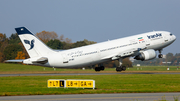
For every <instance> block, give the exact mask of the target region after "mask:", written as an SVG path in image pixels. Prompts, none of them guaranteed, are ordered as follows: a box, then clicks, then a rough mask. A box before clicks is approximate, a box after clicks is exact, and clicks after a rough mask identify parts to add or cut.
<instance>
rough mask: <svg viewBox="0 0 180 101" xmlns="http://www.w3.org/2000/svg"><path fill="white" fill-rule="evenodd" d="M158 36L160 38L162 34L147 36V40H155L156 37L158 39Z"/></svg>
mask: <svg viewBox="0 0 180 101" xmlns="http://www.w3.org/2000/svg"><path fill="white" fill-rule="evenodd" d="M160 36H162V34H161V33H156V34H154V35H149V36H147V37H148V38H149V39H153V38H157V37H160Z"/></svg>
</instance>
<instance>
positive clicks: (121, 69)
mask: <svg viewBox="0 0 180 101" xmlns="http://www.w3.org/2000/svg"><path fill="white" fill-rule="evenodd" d="M125 70H126V66H122V59H121V58H120V59H119V67H116V71H117V72H121V71H125Z"/></svg>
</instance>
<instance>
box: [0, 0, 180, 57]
mask: <svg viewBox="0 0 180 101" xmlns="http://www.w3.org/2000/svg"><path fill="white" fill-rule="evenodd" d="M21 26H25V27H27V28H28V29H30V30H31V31H32V32H33V33H37V32H41V31H43V30H45V31H54V32H56V33H57V34H58V35H59V36H60V35H62V34H63V35H64V36H65V37H67V38H70V39H72V41H73V42H76V41H80V40H84V39H87V40H89V41H95V42H102V41H107V40H108V39H109V40H112V39H117V38H121V37H126V36H131V35H135V34H141V33H144V32H149V31H153V30H155V31H157V30H163V31H169V32H172V33H173V34H175V35H176V37H177V40H176V41H175V42H174V43H173V44H172V45H170V46H169V47H167V48H165V49H164V50H163V53H165V54H166V53H168V52H172V53H180V45H179V44H180V40H179V38H180V31H179V30H180V0H0V33H5V34H6V35H7V36H8V37H9V36H10V35H11V34H12V33H16V32H15V30H14V28H16V27H21Z"/></svg>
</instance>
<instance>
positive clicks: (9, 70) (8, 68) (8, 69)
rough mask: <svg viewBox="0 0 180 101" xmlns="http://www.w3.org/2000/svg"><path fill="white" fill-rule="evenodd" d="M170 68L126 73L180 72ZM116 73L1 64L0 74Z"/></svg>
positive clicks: (112, 71) (144, 68)
mask: <svg viewBox="0 0 180 101" xmlns="http://www.w3.org/2000/svg"><path fill="white" fill-rule="evenodd" d="M167 67H168V66H141V67H133V68H127V69H126V71H125V72H180V68H179V69H178V70H177V66H170V70H169V71H167ZM105 72H111V73H115V72H116V69H115V68H105V70H104V71H101V72H95V70H93V69H86V70H82V69H63V68H56V69H55V70H54V69H53V68H51V67H42V66H32V65H22V64H8V63H0V74H22V73H105Z"/></svg>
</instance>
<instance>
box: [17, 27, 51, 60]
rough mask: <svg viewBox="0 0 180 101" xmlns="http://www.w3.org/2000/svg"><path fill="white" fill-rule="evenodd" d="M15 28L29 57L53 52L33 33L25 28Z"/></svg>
mask: <svg viewBox="0 0 180 101" xmlns="http://www.w3.org/2000/svg"><path fill="white" fill-rule="evenodd" d="M15 30H16V32H17V33H18V36H19V38H20V39H21V42H22V43H23V45H24V47H25V49H26V51H27V52H28V54H29V56H30V57H31V58H32V57H39V56H46V55H47V54H49V53H52V52H54V51H53V50H52V49H50V48H49V47H47V46H46V45H45V44H44V43H43V42H42V41H41V40H39V39H38V38H37V37H36V36H35V35H34V34H33V33H31V32H30V31H29V30H28V29H27V28H25V27H19V28H15Z"/></svg>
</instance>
